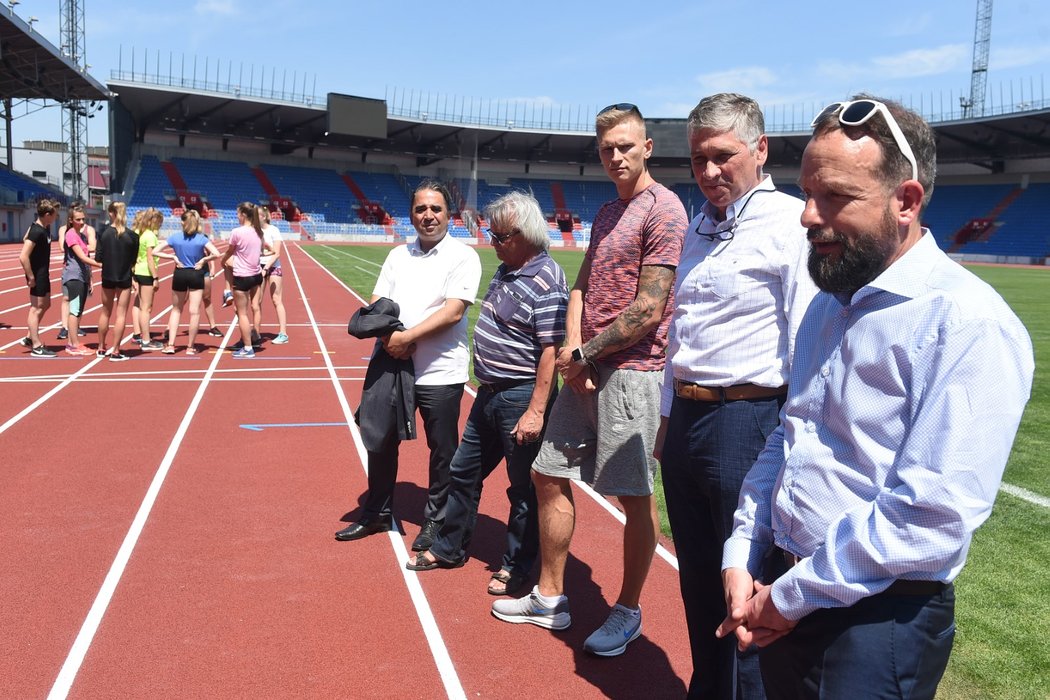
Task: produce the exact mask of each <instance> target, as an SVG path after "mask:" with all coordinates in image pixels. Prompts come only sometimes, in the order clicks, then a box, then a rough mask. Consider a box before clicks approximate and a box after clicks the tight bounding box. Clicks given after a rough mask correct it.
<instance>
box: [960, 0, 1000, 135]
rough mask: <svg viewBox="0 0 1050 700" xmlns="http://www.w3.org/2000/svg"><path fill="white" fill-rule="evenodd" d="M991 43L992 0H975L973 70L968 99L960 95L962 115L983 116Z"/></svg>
mask: <svg viewBox="0 0 1050 700" xmlns="http://www.w3.org/2000/svg"><path fill="white" fill-rule="evenodd" d="M991 43H992V0H977V22H976V26H975V27H974V32H973V70H972V71H971V73H970V99H969V100H967V99H966V98H965V97H960V98H959V102H960V103H961V104H962V108H963V116H964V117H982V116H984V98H985V91H986V88H987V87H988V49H989V47H990V46H991Z"/></svg>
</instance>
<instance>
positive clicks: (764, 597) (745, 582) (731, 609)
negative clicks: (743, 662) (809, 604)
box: [715, 568, 798, 651]
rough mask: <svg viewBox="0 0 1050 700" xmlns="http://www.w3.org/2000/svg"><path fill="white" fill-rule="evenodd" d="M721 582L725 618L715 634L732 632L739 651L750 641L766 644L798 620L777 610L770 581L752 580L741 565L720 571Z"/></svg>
mask: <svg viewBox="0 0 1050 700" xmlns="http://www.w3.org/2000/svg"><path fill="white" fill-rule="evenodd" d="M722 586H723V588H724V589H725V597H726V618H725V619H724V620H722V624H720V625H719V626H718V629H717V630H715V636H716V637H718V638H719V639H721V638H722V637H725V636H727V635H729V634H730V633H735V634H736V638H737V647H738V648H739V649H740V650H741V651H744V650H745V649H747V648H748V647H750V646H751V645H752V644H754V645H756V646H759V647H764V646H768V645H769V644H772V643H773V642H775V641H776V640H778V639H780V638H781V637H783V636H784V635H786V634H787V633H789V632H790V631H791V630H793V629H794V628H795V625H797V624H798V621H796V620H789V619H787V618H786V617H784V616H783V615H781V614H780V612H779V611H778V610H777V607H776V605H774V604H773V599H772V597H771V596H770V593H771V591H772V585H768V586H767V585H765V584H762V583H760V582H758V581H755V580H754V579H753V578H752V577H751V574H749V573H748V572H747V571H745V570H744V569H734V568H730V569H726V570H725V571H723V572H722Z"/></svg>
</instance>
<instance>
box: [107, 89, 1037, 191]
mask: <svg viewBox="0 0 1050 700" xmlns="http://www.w3.org/2000/svg"><path fill="white" fill-rule="evenodd" d="M109 87H110V89H111V90H112V91H113V92H114V94H115V95H118V97H117V98H116V101H117V102H119V103H121V104H122V105H123V106H124V107H125V108H126V109H127V110H128V112H129V113H130V115H131V117H132V120H133V121H134V123H135V124H136V130H137V134H136V140H142V138H143V136H144V134H145V133H146V132H148V131H154V130H159V131H168V132H175V133H179V134H203V135H208V136H222V137H226V138H231V139H241V140H256V141H266V142H269V143H270V144H271V149H272V152H273V153H275V154H280V153H292V152H294V151H296V150H297V149H299V148H302V147H307V146H312V145H327V146H335V147H345V148H354V149H358V150H364V151H377V152H387V153H395V154H409V155H412V156H415V157H416V159H417V162H418V163H419V165H420V166H423V165H427V164H430V163H434V162H438V161H440V160H442V159H444V158H456V157H462V156H464V155H471V156H472V155H473V153H474V145H475V143H476V146H477V155H478V158H479V159H480V160H482V161H484V160H486V159H492V160H502V161H521V162H531V163H542V162H553V163H571V164H580V165H583V164H592V163H597V162H598V155H597V152H596V149H595V141H594V135H593V134H591V133H585V132H579V131H543V130H537V129H523V128H515V127H514V125H513V124H512V123H508V124H507V125H505V126H504V127H503V128H501V127H498V126H484V125H482V126H479V125H470V124H457V123H449V122H440V121H434V120H428V119H426V116H425V115H423V118H422V119H411V118H402V117H389V118H388V119H387V138H385V139H383V138H367V137H356V136H345V135H336V134H331V135H329V134H328V133H327V128H328V127H327V124H328V120H327V111H326V106H325V105H315V104H310V103H309V101H306V102H301V103H297V102H284V101H280V100H274V99H269V98H266V97H257V96H249V95H243V96H242V95H238V94H230V93H227V92H210V91H206V90H200V89H193V88H188V87H184V86H180V85H155V84H144V83H141V82H131V81H121V80H112V81H110V83H109ZM646 123H647V125H648V128H649V133H650V135H651V136H652V137H653V139H654V142H655V149H654V154H653V160H652V162H653V164H654V165H660V166H667V167H673V166H679V167H687V166H688V162H689V152H688V144H687V142H686V138H685V120H684V119H647V120H646ZM934 129H935V130H936V132H937V136H938V161H939V162H940V163H973V164H976V165H978V166H980V167H982V168H984V169H986V170H987V171H988V172H990V173H994V172H1001V171H1002V169H1003V164H1004V162H1005V161H1007V160H1017V159H1026V158H1036V157H1050V110H1048V109H1041V110H1033V111H1030V112H1017V113H1014V114H1008V115H996V116H993V117H987V118H982V119H974V120H965V121H952V122H940V123H935V124H934ZM809 136H810V134H809V131H808V130H807V131H804V132H794V133H786V134H777V133H773V134H770V138H769V141H770V159H769V164H770V165H771V166H784V167H789V168H791V167H798V165H799V164H800V162H801V158H802V152H803V150H804V149H805V145H806V143H807V142H808V141H809Z"/></svg>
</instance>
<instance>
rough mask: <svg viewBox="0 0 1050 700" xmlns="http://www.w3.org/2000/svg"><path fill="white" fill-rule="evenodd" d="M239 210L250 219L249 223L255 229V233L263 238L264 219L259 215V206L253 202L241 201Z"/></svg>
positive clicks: (260, 238)
mask: <svg viewBox="0 0 1050 700" xmlns="http://www.w3.org/2000/svg"><path fill="white" fill-rule="evenodd" d="M237 211H239V212H240V213H242V214H244V217H245V218H246V219H248V223H250V224H251V225H252V228H253V229H255V233H257V234H259V240H263V228H262V220H261V219H260V217H259V207H258V206H256V205H255V204H252V203H251V202H241V203H240V205H239V206H238V207H237Z"/></svg>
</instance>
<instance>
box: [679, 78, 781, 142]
mask: <svg viewBox="0 0 1050 700" xmlns="http://www.w3.org/2000/svg"><path fill="white" fill-rule="evenodd" d="M701 129H710V130H711V131H714V132H717V133H724V132H727V131H732V132H733V133H734V134H736V137H737V138H738V139H740V140H741V141H743V142H744V143H746V144H747V147H748V149H749V150H750V151H751V152H752V153H754V151H755V149H756V148H757V147H758V140H759V138H761V136H762V134H764V133H766V120H765V118H764V117H763V116H762V110H761V108H759V106H758V103H757V102H755V101H754V100H753V99H751V98H750V97H747V96H745V95H738V94H737V93H735V92H720V93H718V94H717V95H710V96H708V97H705V98H704V99H702V100H700V102H699V104H697V105H696V107H693V111H692V112H690V113H689V121H688V123H687V125H686V130H687V133H689V134H690V135H692V134H694V133H696V132H697V131H700V130H701Z"/></svg>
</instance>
